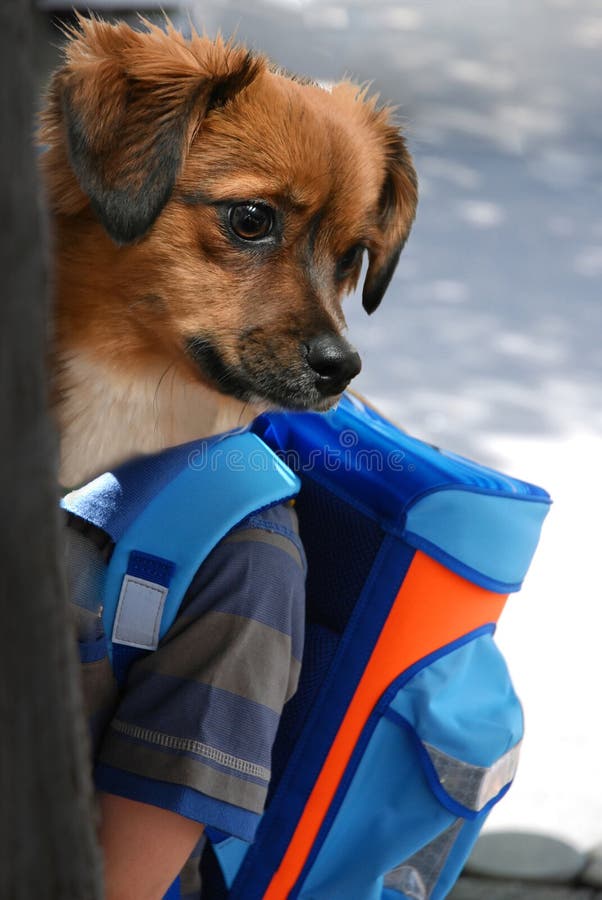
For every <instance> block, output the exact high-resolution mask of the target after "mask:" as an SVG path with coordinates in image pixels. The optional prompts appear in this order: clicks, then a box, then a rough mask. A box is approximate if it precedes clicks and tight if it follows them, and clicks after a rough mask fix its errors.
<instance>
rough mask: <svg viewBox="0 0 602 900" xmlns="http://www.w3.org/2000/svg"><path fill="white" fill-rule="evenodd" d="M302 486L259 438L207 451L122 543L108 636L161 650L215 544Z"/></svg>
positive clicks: (111, 573)
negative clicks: (200, 568) (199, 570)
mask: <svg viewBox="0 0 602 900" xmlns="http://www.w3.org/2000/svg"><path fill="white" fill-rule="evenodd" d="M299 486H300V482H299V479H298V478H297V476H296V475H294V474H293V472H291V470H290V469H289V468H288V467H287V466H285V464H284V463H283V462H282V460H281V459H280V458H279V457H278V456H277V455H276V454H275V453H273V451H272V450H270V449H269V448H268V447H267V446H266V445H265V444H264V443H263V441H262V440H261V439H260V438H258V437H257V435H254V434H251V433H250V432H244V433H242V434H232V435H228V436H227V437H225V438H224V439H223V440H221V441H218V442H215V443H211V444H207V445H206V447H205V452H204V453H203V454H202V455H201V456H197V457H190V458H189V460H188V462H187V464H186V465H184V466H183V468H182V469H181V470H180V471H179V472H178V473H177V474H176V475H175V477H174V478H173V479H172V480H170V481H169V482H168V483H167V484H165V485H164V486H163V487H162V488H161V490H159V492H158V493H157V494H156V495H155V496H154V497H153V498H152V499H151V500H150V502H148V504H147V505H146V506H144V507H143V508H142V509H141V510H140V511H139V513H138V515H137V517H136V518H135V519H134V521H132V522H131V523H130V525H129V527H128V528H127V529H126V530H125V532H124V534H123V535H122V537H121V538H120V540H119V541H118V542H117V544H116V546H115V550H114V551H113V555H112V557H111V560H110V563H109V567H108V571H107V577H106V582H105V595H104V611H103V622H104V627H105V633H106V634H107V635H112V638H113V641H114V642H115V643H120V644H125V645H126V646H132V647H143V648H145V649H155V648H156V646H157V644H158V642H159V641H160V640H161V638H162V637H163V636H164V635H165V633H166V632H167V630H168V629H169V627H170V626H171V624H172V623H173V621H174V619H175V617H176V615H177V613H178V610H179V608H180V604H181V602H182V599H183V597H184V595H185V593H186V591H187V589H188V586H189V585H190V583H191V581H192V579H193V577H194V575H195V573H196V571H197V569H198V568H199V566H200V565H201V564H202V562H203V561H204V560H205V559H206V557H207V556H208V555H209V553H210V552H211V550H213V548H214V547H215V546H216V544H217V543H218V542H219V541H220V540H221V539H222V538H223V537H224V536H225V535H226V534H228V532H229V531H231V530H232V528H234V527H235V526H236V525H238V524H239V523H240V522H241V521H243V520H244V519H245V518H246V517H247V516H249V515H251V514H252V513H253V512H257V511H259V510H260V509H265V508H266V507H269V506H273V505H275V504H277V503H281V502H283V501H284V500H288V499H290V498H291V497H293V496H295V495H296V494H297V493H298V491H299ZM111 649H112V648H111V646H109V651H110V650H111Z"/></svg>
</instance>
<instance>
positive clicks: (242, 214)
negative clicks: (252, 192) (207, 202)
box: [228, 203, 274, 241]
mask: <svg viewBox="0 0 602 900" xmlns="http://www.w3.org/2000/svg"><path fill="white" fill-rule="evenodd" d="M228 222H229V223H230V228H231V229H232V231H233V232H234V234H235V235H236V236H237V237H239V238H242V239H243V241H259V240H261V238H264V237H267V236H268V234H270V232H271V230H272V228H273V227H274V213H273V212H272V210H271V209H270V207H269V206H266V204H265V203H237V204H236V205H235V206H231V207H230V209H229V211H228Z"/></svg>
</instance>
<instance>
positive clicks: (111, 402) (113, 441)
mask: <svg viewBox="0 0 602 900" xmlns="http://www.w3.org/2000/svg"><path fill="white" fill-rule="evenodd" d="M58 388H59V400H58V402H57V414H58V420H59V427H60V431H61V462H60V473H59V477H60V482H61V484H62V485H64V486H66V487H73V486H76V485H79V484H81V483H83V482H85V481H88V480H90V479H91V478H93V477H94V476H95V475H98V474H100V473H102V472H105V471H107V470H108V469H110V468H112V467H114V466H116V465H118V464H119V463H122V462H124V461H125V460H127V459H130V458H132V457H134V456H138V455H140V454H144V453H156V452H158V451H160V450H164V449H165V448H166V447H172V446H176V445H178V444H183V443H186V442H187V441H192V440H196V439H198V438H204V437H210V436H211V435H215V434H221V433H222V432H225V431H230V430H231V429H233V428H238V427H242V426H245V425H248V423H249V422H250V421H251V420H252V419H253V418H254V417H255V416H256V415H257V414H258V412H259V410H258V409H257V408H256V407H252V406H250V405H249V404H245V403H242V402H241V401H239V400H235V399H233V398H229V397H224V396H222V395H221V394H218V393H217V392H216V391H212V390H211V389H210V388H207V387H204V386H203V385H201V384H198V383H192V382H191V381H190V379H189V378H186V377H185V375H184V374H183V373H181V372H178V371H177V369H175V368H171V369H168V370H167V371H165V368H163V369H159V370H157V371H152V370H150V371H149V372H148V373H147V374H146V375H145V376H142V377H140V375H138V376H137V377H136V378H132V379H131V380H130V381H128V380H127V379H125V378H124V377H123V375H121V376H119V377H117V376H115V375H114V374H113V373H111V371H109V370H108V369H106V368H105V367H103V366H102V365H100V364H99V363H97V362H96V361H93V360H91V359H90V358H89V357H87V356H86V355H84V354H72V355H70V356H69V358H68V359H66V360H64V361H63V362H62V365H61V374H60V377H59V384H58Z"/></svg>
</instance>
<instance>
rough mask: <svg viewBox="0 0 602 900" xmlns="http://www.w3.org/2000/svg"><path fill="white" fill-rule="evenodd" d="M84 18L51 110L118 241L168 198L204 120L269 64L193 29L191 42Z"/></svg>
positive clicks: (153, 29)
mask: <svg viewBox="0 0 602 900" xmlns="http://www.w3.org/2000/svg"><path fill="white" fill-rule="evenodd" d="M144 26H145V28H146V30H145V31H135V30H134V29H132V28H131V27H130V26H128V25H126V24H124V23H120V24H117V25H112V24H109V23H107V22H103V21H101V20H99V19H87V18H83V17H79V19H78V25H77V27H76V28H75V29H74V30H73V31H71V32H70V34H69V37H70V40H69V41H68V43H67V49H66V64H65V65H64V67H63V68H62V69H60V70H59V71H58V72H57V73H56V75H55V76H54V79H53V83H52V85H51V96H50V100H51V108H54V110H55V116H57V115H58V116H61V117H62V124H63V133H64V136H65V140H66V142H67V149H68V153H69V159H70V162H71V166H72V168H73V171H74V173H75V175H76V177H77V180H78V181H79V184H80V186H81V188H82V190H83V191H84V193H85V194H86V195H87V197H88V198H89V200H90V204H91V206H92V208H93V209H94V211H95V213H96V215H97V216H98V218H99V219H100V221H101V222H102V224H103V225H104V227H105V228H106V230H107V231H108V233H109V234H110V236H111V237H112V238H113V239H114V240H115V241H116V242H117V243H122V244H127V243H129V242H131V241H133V240H135V239H136V238H139V237H141V236H142V235H143V234H144V233H145V232H146V231H147V230H148V229H149V228H150V226H151V225H152V224H153V222H154V221H155V219H156V218H157V216H158V215H159V213H160V212H161V210H162V209H163V207H164V205H165V203H166V202H167V200H168V199H169V196H170V194H171V191H172V189H173V186H174V182H175V180H176V178H177V176H178V173H179V171H180V168H181V165H182V163H183V161H184V158H185V156H186V153H187V150H188V147H189V146H190V143H191V141H192V138H193V137H194V134H195V133H196V131H197V130H198V128H199V125H200V124H201V122H202V119H203V117H204V116H205V115H206V113H207V112H208V111H209V110H210V109H211V108H213V107H215V106H218V105H222V104H223V103H225V102H226V101H227V100H228V99H229V98H230V97H232V96H234V95H235V94H236V93H237V92H238V91H240V90H242V89H243V88H244V87H246V86H247V85H248V84H250V83H251V81H252V80H253V79H254V78H255V77H256V76H257V75H258V74H259V72H260V71H261V70H262V69H263V68H264V61H263V59H262V58H258V57H254V56H252V55H251V54H250V53H248V52H247V51H246V50H245V49H244V48H242V47H237V46H233V45H232V44H229V43H224V41H223V40H222V39H221V38H218V39H217V40H216V41H211V40H209V39H208V38H204V37H200V36H199V35H197V34H196V33H195V32H193V35H192V37H191V39H190V40H185V39H184V38H183V37H182V35H181V34H180V33H179V32H177V31H176V30H175V29H174V28H173V26H172V25H171V24H170V23H169V21H167V22H166V28H165V30H162V29H161V28H158V27H157V26H155V25H152V24H151V23H150V22H144Z"/></svg>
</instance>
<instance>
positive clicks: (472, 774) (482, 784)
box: [424, 742, 521, 812]
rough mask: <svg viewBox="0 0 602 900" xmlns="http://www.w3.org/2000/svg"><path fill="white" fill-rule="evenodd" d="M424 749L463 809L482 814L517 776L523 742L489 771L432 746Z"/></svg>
mask: <svg viewBox="0 0 602 900" xmlns="http://www.w3.org/2000/svg"><path fill="white" fill-rule="evenodd" d="M424 748H425V750H426V751H427V753H428V755H429V758H430V760H431V762H432V764H433V766H434V767H435V771H436V773H437V777H438V779H439V781H440V782H441V785H442V787H443V788H445V791H446V792H447V793H448V794H449V795H450V797H453V799H454V800H456V801H457V802H458V803H461V804H462V806H465V807H467V808H468V809H472V810H473V811H474V812H480V811H481V810H482V809H483V808H484V807H485V806H487V804H488V803H489V802H490V801H491V800H493V799H494V797H497V795H498V794H499V793H500V791H501V790H502V789H503V788H505V787H506V785H507V784H509V783H510V782H511V781H512V779H513V778H514V776H515V775H516V770H517V768H518V758H519V755H520V748H521V742H519V743H518V744H516V745H515V746H514V747H512V749H511V750H508V752H507V753H505V754H504V755H503V756H501V757H500V758H499V759H498V760H497V761H496V762H495V763H494V764H493V765H492V766H489V767H485V766H474V765H470V763H465V762H463V761H462V760H460V759H456V758H455V757H453V756H448V754H447V753H443V751H442V750H439V749H438V748H437V747H433V745H432V744H427V743H425V744H424Z"/></svg>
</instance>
